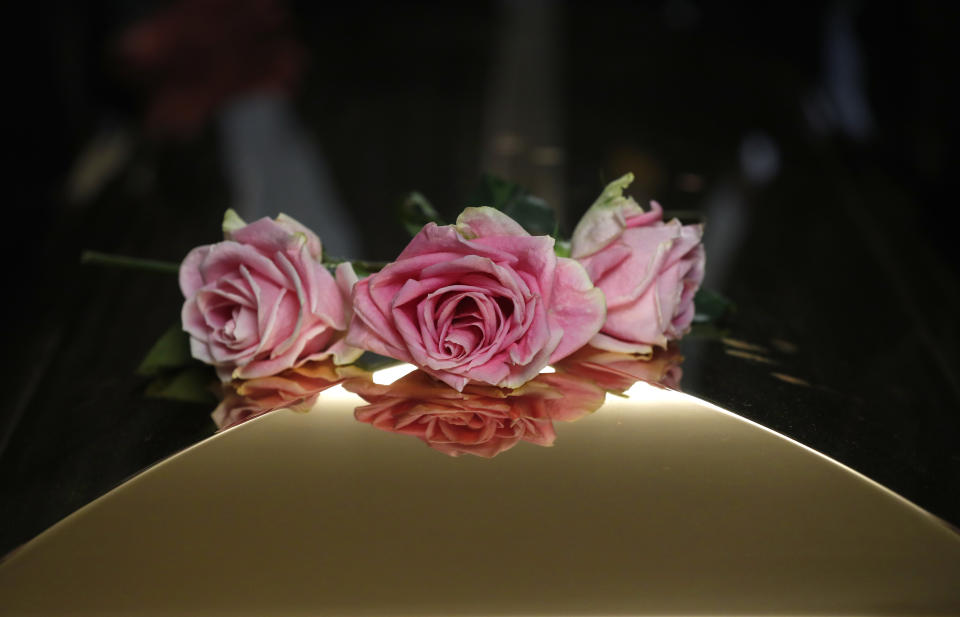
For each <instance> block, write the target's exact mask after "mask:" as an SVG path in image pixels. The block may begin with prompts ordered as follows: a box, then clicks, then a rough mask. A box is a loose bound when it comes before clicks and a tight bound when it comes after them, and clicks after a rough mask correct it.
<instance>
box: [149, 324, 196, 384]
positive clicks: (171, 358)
mask: <svg viewBox="0 0 960 617" xmlns="http://www.w3.org/2000/svg"><path fill="white" fill-rule="evenodd" d="M192 361H193V358H192V356H191V355H190V337H189V336H188V335H187V333H186V332H184V331H183V329H182V328H181V327H180V324H174V325H172V326H170V327H169V328H168V329H167V331H166V332H164V333H163V334H162V335H161V336H160V338H159V339H157V342H156V343H154V344H153V347H151V348H150V351H148V352H147V355H146V357H145V358H144V359H143V361H142V362H141V363H140V366H139V367H138V368H137V373H139V374H141V375H146V376H148V377H152V376H154V375H158V374H160V373H161V372H162V371H168V370H170V369H175V368H180V367H182V366H185V365H187V364H190V363H191V362H192Z"/></svg>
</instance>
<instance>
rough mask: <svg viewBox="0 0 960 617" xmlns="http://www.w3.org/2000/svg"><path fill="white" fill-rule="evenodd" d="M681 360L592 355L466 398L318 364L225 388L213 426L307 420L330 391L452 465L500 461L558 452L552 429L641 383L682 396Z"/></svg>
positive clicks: (425, 382) (582, 353)
mask: <svg viewBox="0 0 960 617" xmlns="http://www.w3.org/2000/svg"><path fill="white" fill-rule="evenodd" d="M682 360H683V358H682V356H681V355H680V353H679V352H678V351H677V349H676V348H675V347H670V348H668V349H665V350H657V351H656V352H655V353H653V354H652V355H648V356H643V355H636V354H627V353H618V352H609V351H602V350H599V349H594V348H592V347H584V348H582V349H580V350H579V351H577V352H576V353H574V354H573V355H571V356H569V357H567V358H565V359H564V360H563V361H561V362H558V363H556V364H555V365H554V370H555V372H552V373H541V374H539V375H537V376H536V377H535V378H533V379H532V380H530V381H528V382H527V383H525V384H524V385H522V386H521V387H519V388H514V389H510V388H499V387H496V386H490V385H485V384H479V383H470V384H468V385H467V386H466V387H465V388H464V389H463V391H462V392H458V391H457V390H455V389H454V388H451V387H450V386H448V385H447V384H445V383H443V382H441V381H438V380H436V379H434V378H433V377H431V376H430V375H428V374H427V373H425V372H423V371H421V370H416V371H413V372H411V373H408V374H407V375H405V376H404V377H402V378H400V379H398V380H397V381H395V382H393V383H391V384H389V385H382V384H377V383H374V382H373V380H372V374H371V373H369V372H367V371H364V370H362V369H360V368H358V367H355V366H346V367H342V366H341V367H338V366H334V365H333V364H332V363H331V362H329V361H323V362H311V363H308V364H305V365H304V366H302V367H298V368H293V369H289V370H287V371H284V372H283V373H280V374H279V375H275V376H271V377H264V378H259V379H250V380H246V381H235V382H232V383H230V384H228V385H226V386H225V387H224V388H223V400H222V402H221V403H220V405H219V406H218V407H217V409H216V410H215V411H214V413H213V419H214V421H215V422H216V423H217V426H218V427H219V428H220V429H221V430H222V429H226V428H229V427H232V426H236V425H237V424H240V423H242V422H245V421H247V420H250V419H253V418H255V417H257V416H261V415H263V414H265V413H267V412H270V411H273V410H276V409H292V410H294V411H301V412H306V411H309V410H310V409H312V408H313V407H314V405H315V404H316V402H317V399H318V397H319V395H320V393H321V392H322V391H323V390H326V389H327V388H330V387H331V386H334V385H337V384H342V386H343V388H344V389H345V390H347V391H349V392H352V393H354V394H357V395H358V396H359V397H360V398H362V399H363V400H364V401H366V403H367V404H366V405H361V406H359V407H357V408H356V410H355V411H354V416H355V417H356V419H357V420H358V421H360V422H364V423H367V424H370V425H372V426H374V427H376V428H378V429H380V430H383V431H387V432H391V433H398V434H401V435H411V436H413V437H416V438H418V439H420V440H421V441H423V442H424V443H426V444H427V445H428V446H430V447H431V448H433V449H435V450H439V451H440V452H443V453H444V454H448V455H450V456H460V455H461V454H472V455H475V456H480V457H485V458H492V457H494V456H497V455H498V454H500V453H502V452H505V451H507V450H509V449H510V448H513V447H514V446H516V445H517V444H519V443H520V442H522V441H526V442H528V443H532V444H536V445H538V446H552V445H553V442H554V440H555V439H556V436H557V434H556V431H555V429H554V422H571V421H574V420H577V419H579V418H582V417H583V416H585V415H587V414H590V413H593V412H594V411H597V410H598V409H600V407H601V406H602V405H603V403H604V400H605V398H606V395H607V393H608V392H609V393H614V394H619V395H623V394H624V393H625V392H626V390H627V389H629V388H630V386H632V385H633V384H634V383H636V382H638V381H645V382H647V383H650V384H654V385H659V386H662V387H668V388H673V389H679V382H680V377H681V375H682V369H681V367H680V365H681V362H682ZM318 413H322V412H319V410H318Z"/></svg>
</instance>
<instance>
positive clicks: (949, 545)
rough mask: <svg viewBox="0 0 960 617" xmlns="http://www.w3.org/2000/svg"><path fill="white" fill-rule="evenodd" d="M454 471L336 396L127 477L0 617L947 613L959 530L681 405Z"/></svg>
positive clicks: (652, 396) (648, 398) (3, 572)
mask: <svg viewBox="0 0 960 617" xmlns="http://www.w3.org/2000/svg"><path fill="white" fill-rule="evenodd" d="M630 394H631V396H630V398H627V399H622V398H617V397H612V396H610V397H608V399H607V402H606V403H605V404H604V406H603V407H602V408H601V409H600V410H599V411H597V412H596V413H594V414H592V415H590V416H588V417H586V418H583V419H581V420H579V421H577V422H575V423H572V424H567V425H562V426H558V427H557V432H558V434H559V438H558V440H557V445H556V446H555V447H552V448H540V447H536V446H533V445H530V444H520V446H519V447H517V448H515V449H513V450H511V451H510V452H507V453H504V454H503V455H502V456H498V457H496V458H494V459H481V458H476V457H469V456H465V457H460V458H450V457H446V456H443V455H442V454H440V453H438V452H436V451H433V450H431V449H429V448H427V447H424V446H423V445H422V444H421V443H419V442H417V441H416V440H414V439H411V438H408V437H405V436H399V435H391V434H389V433H383V432H379V431H376V430H373V429H371V428H370V427H369V426H364V425H362V424H359V423H357V422H355V421H354V418H353V410H354V408H355V407H356V406H357V405H358V404H359V403H360V400H359V399H358V398H357V397H356V396H354V395H352V394H349V393H347V392H345V391H343V390H342V389H341V388H334V389H332V390H330V391H328V392H327V393H325V394H324V395H323V396H322V397H321V399H320V401H319V402H318V404H317V406H316V407H315V408H314V410H313V411H312V412H311V413H308V414H301V413H294V412H291V411H285V410H284V411H278V412H273V413H270V414H267V415H265V416H262V417H260V418H258V419H256V420H253V421H250V422H247V423H245V424H243V425H241V426H239V427H236V428H234V429H230V430H228V431H225V432H223V433H220V434H218V435H216V436H214V437H212V438H210V439H207V440H205V441H203V442H201V443H199V444H197V445H196V446H193V447H191V448H189V449H187V450H185V451H183V452H181V453H179V454H178V455H176V456H173V457H171V458H169V459H167V460H166V461H164V462H162V463H160V464H158V465H156V466H154V467H152V468H151V469H149V470H147V471H145V472H144V473H142V474H140V475H138V476H136V477H135V478H133V479H132V480H130V481H128V482H126V483H125V484H123V485H122V486H120V487H118V488H116V489H115V490H113V491H112V492H110V493H108V494H107V495H105V496H103V497H102V498H100V499H97V500H96V501H94V502H93V503H91V504H89V505H88V506H86V507H84V508H82V509H81V510H79V511H78V512H76V513H74V514H73V515H71V516H69V517H68V518H66V519H65V520H63V521H62V522H60V523H59V524H57V525H55V526H54V527H52V528H51V529H49V530H47V531H46V532H45V533H43V534H41V535H40V536H39V537H37V538H36V539H34V540H33V541H31V542H29V543H28V544H26V545H24V546H23V547H21V548H20V549H19V550H17V551H15V552H14V553H13V554H11V555H9V556H8V557H7V559H6V560H5V561H4V562H3V563H2V565H0V614H4V615H7V614H9V615H58V616H59V615H233V616H246V615H251V616H252V615H285V616H294V615H391V616H403V615H437V616H439V615H591V616H599V615H665V614H670V615H677V614H684V615H700V614H723V615H745V614H750V615H806V614H809V615H888V614H889V615H894V614H896V615H947V614H958V613H960V536H958V534H957V533H956V532H955V531H954V530H953V529H951V528H949V527H948V526H947V525H946V524H944V523H943V522H942V521H940V520H939V519H937V518H935V517H933V516H931V515H929V514H927V513H926V512H924V511H923V510H921V509H919V508H917V507H916V506H914V505H913V504H911V503H909V502H907V501H906V500H904V499H902V498H901V497H899V496H897V495H895V494H894V493H891V492H890V491H888V490H886V489H884V488H883V487H881V486H879V485H877V484H876V483H874V482H872V481H871V480H869V479H867V478H865V477H863V476H861V475H859V474H857V473H856V472H854V471H852V470H850V469H848V468H846V467H844V466H842V465H840V464H839V463H837V462H835V461H833V460H831V459H828V458H826V457H824V456H822V455H820V454H818V453H816V452H814V451H812V450H810V449H808V448H806V447H804V446H802V445H800V444H797V443H796V442H794V441H791V440H790V439H787V438H785V437H783V436H781V435H778V434H776V433H773V432H771V431H769V430H767V429H765V428H763V427H760V426H758V425H756V424H754V423H752V422H750V421H748V420H745V419H743V418H741V417H738V416H736V415H734V414H732V413H730V412H727V411H725V410H722V409H720V408H717V407H715V406H713V405H711V404H709V403H706V402H704V401H701V400H698V399H696V398H693V397H690V396H687V395H684V394H680V393H677V392H672V391H668V390H662V389H657V388H654V387H651V386H647V385H644V384H641V385H638V386H635V387H634V388H633V389H632V390H631V392H630Z"/></svg>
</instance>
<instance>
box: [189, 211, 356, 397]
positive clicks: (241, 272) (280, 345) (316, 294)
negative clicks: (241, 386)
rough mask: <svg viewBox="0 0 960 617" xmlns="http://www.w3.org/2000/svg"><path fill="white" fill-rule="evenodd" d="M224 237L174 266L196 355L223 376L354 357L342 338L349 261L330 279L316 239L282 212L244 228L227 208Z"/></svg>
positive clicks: (346, 312) (243, 376)
mask: <svg viewBox="0 0 960 617" xmlns="http://www.w3.org/2000/svg"><path fill="white" fill-rule="evenodd" d="M224 235H225V237H226V241H225V242H220V243H217V244H211V245H207V246H200V247H197V248H195V249H193V250H192V251H190V253H189V254H188V255H187V257H186V258H185V259H184V260H183V263H182V264H181V265H180V288H181V290H182V291H183V295H184V296H185V297H186V302H185V303H184V305H183V314H182V318H183V329H184V330H186V331H187V332H188V333H189V334H190V349H191V352H192V353H193V356H194V357H195V358H197V359H198V360H201V361H203V362H207V363H208V364H212V365H214V366H215V367H217V372H218V374H219V375H220V379H221V380H223V381H228V380H230V379H249V378H254V377H265V376H267V375H273V374H276V373H279V372H280V371H283V370H285V369H288V368H291V367H294V366H298V365H302V364H304V363H305V362H307V361H310V360H320V359H324V358H326V357H328V356H333V357H334V358H335V360H336V362H337V363H338V364H346V363H349V362H352V361H353V360H355V359H356V358H357V357H358V356H359V355H360V350H358V349H352V348H349V347H347V346H346V344H345V343H344V342H343V334H344V332H345V331H346V329H347V324H348V323H349V321H350V301H349V298H350V291H351V288H352V286H353V284H354V283H355V282H356V275H355V274H354V273H353V269H352V268H351V266H350V264H341V265H340V266H339V267H337V270H336V278H334V276H332V275H331V274H330V273H329V272H327V270H326V269H325V268H324V267H323V266H322V265H321V264H320V254H321V247H320V240H319V239H318V238H317V236H316V235H314V233H313V232H311V231H310V230H308V229H307V228H306V227H304V226H302V225H300V224H299V223H297V222H296V221H294V220H293V219H291V218H290V217H286V216H284V215H282V214H281V215H280V216H279V217H278V218H277V220H276V221H273V220H270V219H267V218H263V219H260V220H259V221H255V222H253V223H250V224H249V225H247V224H246V223H244V222H243V221H242V220H241V219H240V218H239V217H238V216H237V215H236V214H235V213H233V212H232V211H228V212H227V216H226V217H225V219H224Z"/></svg>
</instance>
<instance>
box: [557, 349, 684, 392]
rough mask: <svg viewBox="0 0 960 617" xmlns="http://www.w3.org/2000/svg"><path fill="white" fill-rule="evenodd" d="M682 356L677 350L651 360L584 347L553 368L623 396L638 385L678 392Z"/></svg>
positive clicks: (664, 351) (660, 353) (657, 353)
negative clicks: (654, 386) (648, 385)
mask: <svg viewBox="0 0 960 617" xmlns="http://www.w3.org/2000/svg"><path fill="white" fill-rule="evenodd" d="M682 362H683V356H681V355H680V351H679V350H678V349H677V348H676V346H674V345H671V346H670V347H668V348H667V349H657V350H656V351H655V352H654V353H653V355H652V356H640V355H636V354H628V353H621V352H616V351H604V350H602V349H596V348H595V347H584V348H583V349H580V350H577V352H576V353H574V354H572V355H570V356H568V357H566V358H564V359H563V360H561V361H560V362H557V363H556V364H554V367H555V368H556V369H557V370H558V371H562V372H563V373H569V374H571V375H576V376H578V377H581V378H583V379H586V380H589V381H591V382H593V383H595V384H597V386H599V387H601V388H603V389H604V390H609V391H611V392H623V391H625V390H626V389H627V388H629V387H630V386H632V385H633V384H634V383H636V382H637V381H645V382H647V383H651V384H656V385H661V386H666V387H668V388H672V389H674V390H679V389H680V378H681V377H682V376H683V368H681V363H682Z"/></svg>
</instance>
